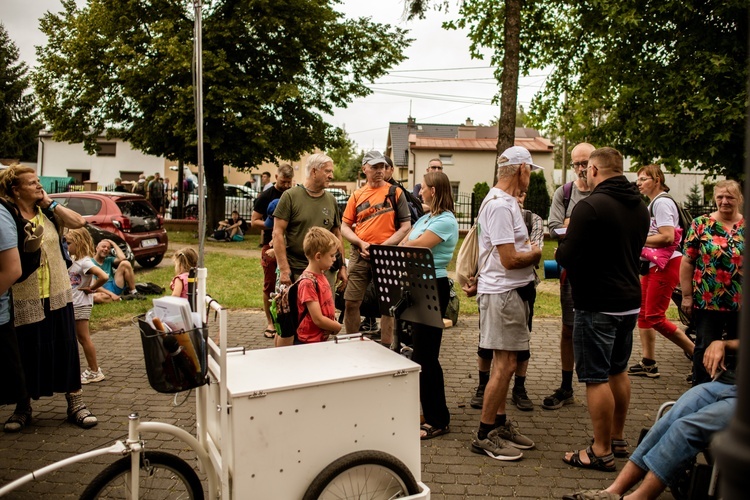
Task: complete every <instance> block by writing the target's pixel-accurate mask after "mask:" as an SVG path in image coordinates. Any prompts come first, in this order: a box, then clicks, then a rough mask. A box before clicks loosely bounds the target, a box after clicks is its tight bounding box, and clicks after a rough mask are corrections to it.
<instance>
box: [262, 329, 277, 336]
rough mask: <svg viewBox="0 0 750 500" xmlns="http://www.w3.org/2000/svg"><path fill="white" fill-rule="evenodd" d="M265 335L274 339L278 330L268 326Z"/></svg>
mask: <svg viewBox="0 0 750 500" xmlns="http://www.w3.org/2000/svg"><path fill="white" fill-rule="evenodd" d="M263 336H264V337H265V338H267V339H272V338H274V337H275V336H276V330H271V329H270V328H268V329H266V330H265V331H264V332H263Z"/></svg>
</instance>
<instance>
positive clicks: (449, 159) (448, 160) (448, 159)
mask: <svg viewBox="0 0 750 500" xmlns="http://www.w3.org/2000/svg"><path fill="white" fill-rule="evenodd" d="M440 161H442V162H443V165H453V155H440Z"/></svg>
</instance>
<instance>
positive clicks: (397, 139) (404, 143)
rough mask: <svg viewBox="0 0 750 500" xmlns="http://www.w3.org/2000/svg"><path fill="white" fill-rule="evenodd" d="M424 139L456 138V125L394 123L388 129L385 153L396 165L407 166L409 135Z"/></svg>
mask: <svg viewBox="0 0 750 500" xmlns="http://www.w3.org/2000/svg"><path fill="white" fill-rule="evenodd" d="M410 134H415V135H417V136H425V137H456V135H458V125H441V124H436V123H411V124H410V123H395V122H391V123H390V124H389V127H388V147H387V150H388V151H387V152H389V153H390V157H391V159H392V160H393V162H394V163H395V164H396V165H399V166H406V165H408V164H409V158H408V154H409V135H410Z"/></svg>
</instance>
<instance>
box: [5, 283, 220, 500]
mask: <svg viewBox="0 0 750 500" xmlns="http://www.w3.org/2000/svg"><path fill="white" fill-rule="evenodd" d="M206 276H207V271H206V269H205V268H199V269H198V279H197V283H198V292H197V293H198V304H199V305H198V309H199V311H198V312H199V313H200V314H201V318H203V319H204V320H205V318H206V311H207V308H208V309H213V310H214V311H216V312H217V313H218V315H219V332H220V335H221V345H222V350H223V352H226V342H227V340H226V337H227V336H226V328H227V311H226V310H225V309H224V308H222V307H221V305H219V303H217V302H215V301H214V300H213V299H211V297H208V296H206V293H205V283H206ZM209 344H212V345H213V346H215V344H214V343H213V341H211V342H209ZM222 368H226V355H225V356H223V366H222ZM224 385H226V382H224ZM223 394H224V397H223V404H226V391H224V392H223ZM206 401H207V395H206V387H205V386H202V387H199V388H198V390H197V391H196V406H197V412H196V428H197V433H198V438H195V437H193V436H192V435H191V434H190V433H188V432H187V431H185V430H184V429H181V428H179V427H177V426H175V425H172V424H165V423H162V422H142V421H141V419H140V416H139V415H138V414H137V413H131V414H130V415H129V416H128V437H127V439H125V440H124V441H117V442H116V443H114V444H113V445H111V446H108V447H106V448H99V449H96V450H92V451H89V452H86V453H81V454H79V455H74V456H72V457H69V458H66V459H63V460H60V461H59V462H55V463H53V464H50V465H47V466H46V467H42V468H41V469H38V470H35V471H33V472H30V473H28V474H26V475H25V476H22V477H20V478H18V479H16V480H15V481H13V482H11V483H8V484H6V485H5V486H3V487H2V488H0V497H2V496H4V495H6V494H8V493H10V492H11V491H13V490H15V489H16V488H18V487H20V486H22V485H24V484H26V483H29V482H31V481H34V480H36V479H39V478H41V477H42V476H45V475H47V474H49V473H50V472H54V471H57V470H59V469H62V468H63V467H66V466H68V465H71V464H75V463H78V462H83V461H84V460H89V459H91V458H94V457H98V456H101V455H120V456H125V455H128V454H129V455H130V457H131V473H130V491H129V497H130V498H132V499H137V498H139V494H140V487H139V479H140V474H139V469H140V464H141V453H143V452H144V441H143V440H142V439H141V433H144V432H146V433H155V434H159V433H163V434H169V435H171V436H174V437H176V438H177V439H179V440H180V441H182V442H183V443H185V444H186V445H188V446H189V447H190V448H191V449H192V450H193V451H194V452H195V454H196V455H197V456H198V461H199V463H200V467H201V470H202V471H203V472H205V474H206V476H207V478H208V495H207V498H208V499H209V500H215V499H216V498H218V493H219V487H218V484H217V477H218V475H217V474H216V468H215V467H214V463H213V461H212V460H211V457H209V454H208V452H207V451H206V450H207V449H208V447H207V446H206V443H207V439H206V426H205V425H204V422H205V421H206V420H205V418H206ZM219 463H221V462H220V460H219ZM221 479H222V481H221V482H222V488H221V489H222V491H226V492H227V493H228V491H229V471H228V470H227V471H222V478H221ZM224 498H229V496H226V497H224Z"/></svg>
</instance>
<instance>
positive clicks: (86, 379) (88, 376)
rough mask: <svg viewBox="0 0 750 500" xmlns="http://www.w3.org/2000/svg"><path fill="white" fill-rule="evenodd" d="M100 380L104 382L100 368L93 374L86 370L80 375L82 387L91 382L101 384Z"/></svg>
mask: <svg viewBox="0 0 750 500" xmlns="http://www.w3.org/2000/svg"><path fill="white" fill-rule="evenodd" d="M102 380H104V374H103V373H102V369H101V367H99V369H98V370H97V371H95V372H92V371H91V370H89V369H88V368H87V369H86V371H84V372H83V373H81V383H82V384H83V385H86V384H90V383H91V382H101V381H102Z"/></svg>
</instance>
